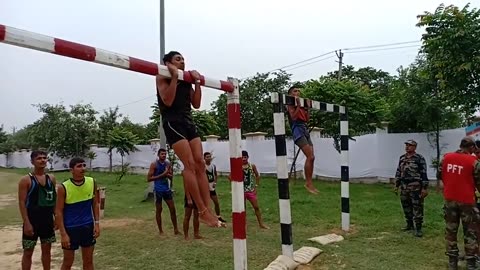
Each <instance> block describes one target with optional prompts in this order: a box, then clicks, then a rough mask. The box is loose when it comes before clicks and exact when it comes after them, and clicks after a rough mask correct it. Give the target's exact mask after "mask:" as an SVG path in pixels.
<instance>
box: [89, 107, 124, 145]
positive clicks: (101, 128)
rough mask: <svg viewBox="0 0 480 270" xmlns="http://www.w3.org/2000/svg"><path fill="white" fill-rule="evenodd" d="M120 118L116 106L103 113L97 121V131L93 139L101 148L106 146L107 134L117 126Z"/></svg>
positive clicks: (120, 115)
mask: <svg viewBox="0 0 480 270" xmlns="http://www.w3.org/2000/svg"><path fill="white" fill-rule="evenodd" d="M122 116H123V115H122V114H121V113H120V110H119V108H118V106H117V107H115V108H108V110H105V111H104V112H103V114H102V115H101V116H100V119H99V120H98V130H97V135H96V138H95V142H96V143H97V144H99V145H103V146H105V145H108V139H109V138H108V133H109V132H110V131H112V130H113V129H114V128H115V127H118V126H119V120H120V118H121V117H122Z"/></svg>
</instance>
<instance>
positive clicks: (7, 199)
mask: <svg viewBox="0 0 480 270" xmlns="http://www.w3.org/2000/svg"><path fill="white" fill-rule="evenodd" d="M16 202H17V197H15V195H14V194H0V210H1V209H3V208H5V207H7V206H9V205H12V204H14V203H16Z"/></svg>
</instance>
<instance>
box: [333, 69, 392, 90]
mask: <svg viewBox="0 0 480 270" xmlns="http://www.w3.org/2000/svg"><path fill="white" fill-rule="evenodd" d="M327 76H328V77H330V78H332V79H336V78H338V70H336V71H333V72H328V74H327ZM342 80H347V81H352V82H356V83H359V84H362V85H364V86H367V87H368V88H370V89H374V90H375V91H378V92H379V93H380V94H381V95H382V96H384V97H388V96H389V95H390V91H389V90H390V84H391V83H392V80H393V77H392V76H391V75H390V74H389V73H388V72H385V71H383V70H377V69H375V68H373V67H362V68H359V69H358V70H355V67H353V66H351V65H346V66H343V67H342Z"/></svg>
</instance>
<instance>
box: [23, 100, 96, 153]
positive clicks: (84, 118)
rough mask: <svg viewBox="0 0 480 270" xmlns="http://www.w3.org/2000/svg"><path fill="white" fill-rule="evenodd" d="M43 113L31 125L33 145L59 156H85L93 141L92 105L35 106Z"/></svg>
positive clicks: (94, 122)
mask: <svg viewBox="0 0 480 270" xmlns="http://www.w3.org/2000/svg"><path fill="white" fill-rule="evenodd" d="M35 106H36V107H37V108H38V110H39V111H40V112H41V113H43V116H42V117H41V118H40V119H39V120H37V121H36V122H35V123H33V125H32V126H31V127H30V128H29V132H28V137H29V141H30V142H31V145H32V147H33V148H45V149H48V151H49V152H50V153H51V154H56V155H57V156H59V157H62V158H63V157H71V156H82V157H83V156H85V154H86V151H87V150H88V149H89V144H90V143H91V142H92V141H93V140H94V134H95V130H96V128H97V126H96V118H95V114H96V111H95V110H94V109H93V108H92V106H91V105H90V104H85V105H84V104H76V105H72V106H70V110H69V111H67V109H66V108H65V106H63V105H50V104H38V105H35Z"/></svg>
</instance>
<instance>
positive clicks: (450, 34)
mask: <svg viewBox="0 0 480 270" xmlns="http://www.w3.org/2000/svg"><path fill="white" fill-rule="evenodd" d="M418 18H419V22H418V24H417V26H419V27H424V28H425V34H424V35H423V37H422V40H423V46H422V52H423V53H424V54H425V56H426V59H427V62H428V69H429V72H430V73H431V74H433V75H434V78H435V79H436V80H438V84H439V90H440V91H442V92H444V96H445V99H446V100H448V101H449V102H450V103H451V105H452V106H457V107H459V108H461V109H462V111H463V112H464V113H466V114H467V115H468V116H470V115H472V114H473V113H474V112H475V111H476V109H478V107H479V106H480V95H479V94H480V10H478V9H469V5H466V6H465V7H464V8H462V9H460V8H458V7H456V6H453V5H450V6H445V5H443V4H442V5H440V6H438V7H437V9H436V10H435V11H434V12H433V13H431V12H424V13H423V14H422V15H419V16H418Z"/></svg>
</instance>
